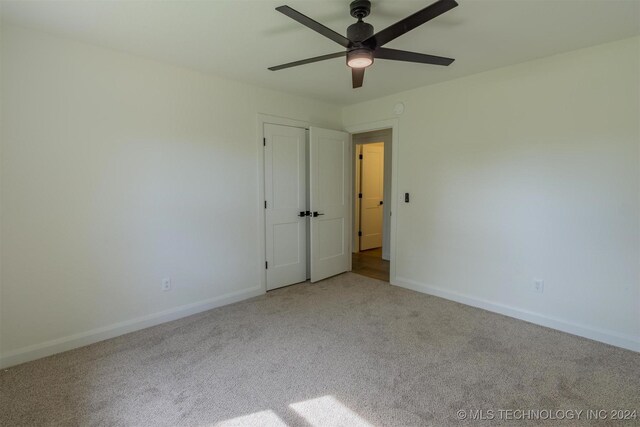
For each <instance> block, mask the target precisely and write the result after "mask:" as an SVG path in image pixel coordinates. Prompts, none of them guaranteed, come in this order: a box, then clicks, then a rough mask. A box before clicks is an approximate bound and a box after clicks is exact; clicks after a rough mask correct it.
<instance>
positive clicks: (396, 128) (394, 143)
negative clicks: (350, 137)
mask: <svg viewBox="0 0 640 427" xmlns="http://www.w3.org/2000/svg"><path fill="white" fill-rule="evenodd" d="M382 129H391V227H390V228H391V230H390V233H391V235H390V236H389V240H390V246H391V248H390V255H391V257H390V258H391V259H390V260H389V262H390V266H389V282H390V283H391V284H394V282H395V278H396V235H397V233H396V230H397V227H398V221H397V218H398V153H399V152H400V151H399V150H400V144H399V141H400V121H399V120H398V119H388V120H379V121H375V122H369V123H361V124H357V125H352V126H347V127H346V130H347V132H349V133H350V134H354V133H364V132H371V131H376V130H382ZM351 145H352V146H353V143H352V144H351ZM351 188H353V183H351ZM351 203H352V204H353V203H354V201H353V195H352V197H351ZM351 211H352V212H353V207H352V210H351Z"/></svg>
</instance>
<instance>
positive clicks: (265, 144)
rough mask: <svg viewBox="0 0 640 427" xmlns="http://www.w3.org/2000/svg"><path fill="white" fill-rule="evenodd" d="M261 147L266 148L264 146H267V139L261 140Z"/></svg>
mask: <svg viewBox="0 0 640 427" xmlns="http://www.w3.org/2000/svg"><path fill="white" fill-rule="evenodd" d="M262 145H263V146H264V147H266V146H267V138H262Z"/></svg>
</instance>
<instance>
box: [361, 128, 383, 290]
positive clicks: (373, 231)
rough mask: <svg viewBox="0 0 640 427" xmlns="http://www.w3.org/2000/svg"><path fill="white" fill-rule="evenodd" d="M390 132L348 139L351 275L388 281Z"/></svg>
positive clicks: (375, 132) (363, 134)
mask: <svg viewBox="0 0 640 427" xmlns="http://www.w3.org/2000/svg"><path fill="white" fill-rule="evenodd" d="M391 132H392V131H391V129H382V130H378V131H374V132H365V133H359V134H354V135H352V141H353V144H354V150H353V152H354V172H355V173H354V180H353V182H354V192H353V194H354V195H355V200H354V215H353V224H354V227H353V230H354V235H353V245H352V247H353V254H352V271H353V272H354V273H358V274H362V275H365V276H369V277H373V278H376V279H379V280H384V281H386V282H388V281H389V267H390V265H389V264H390V262H389V261H390V247H389V246H390V216H391V210H390V207H391V203H390V200H389V198H390V195H391V151H392V150H391V140H392V134H391Z"/></svg>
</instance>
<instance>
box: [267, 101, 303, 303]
mask: <svg viewBox="0 0 640 427" xmlns="http://www.w3.org/2000/svg"><path fill="white" fill-rule="evenodd" d="M265 123H269V124H273V125H282V126H292V127H298V128H303V129H309V126H310V124H309V122H305V121H302V120H295V119H289V118H286V117H278V116H270V115H268V114H263V113H258V114H257V117H256V125H257V126H258V129H257V133H256V134H257V135H258V140H257V143H258V165H257V166H258V168H257V169H258V212H260V214H259V215H258V258H259V260H258V261H259V264H258V266H259V268H261V269H263V270H262V274H260V275H259V277H260V286H261V287H262V289H263V290H264V292H266V291H267V271H266V269H264V268H263V266H264V265H265V263H266V262H267V242H266V234H265V233H266V226H265V216H264V200H265V199H264V145H263V144H264V125H265Z"/></svg>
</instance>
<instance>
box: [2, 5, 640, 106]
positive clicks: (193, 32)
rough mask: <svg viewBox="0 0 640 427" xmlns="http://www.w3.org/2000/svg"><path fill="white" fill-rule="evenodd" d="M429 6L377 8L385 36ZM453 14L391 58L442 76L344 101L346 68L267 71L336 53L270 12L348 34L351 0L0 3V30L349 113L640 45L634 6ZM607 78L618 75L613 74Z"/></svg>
mask: <svg viewBox="0 0 640 427" xmlns="http://www.w3.org/2000/svg"><path fill="white" fill-rule="evenodd" d="M431 2H432V0H421V1H416V0H373V1H372V3H373V6H372V12H371V16H369V18H367V19H365V21H367V22H369V23H371V24H373V25H374V27H375V28H376V30H381V29H383V28H385V27H387V26H388V25H390V24H392V23H394V22H395V21H398V20H399V19H402V18H404V17H405V16H407V15H409V14H411V13H413V12H415V11H417V10H419V9H422V8H423V7H425V6H427V5H428V4H429V3H431ZM458 2H459V3H460V6H458V7H457V8H455V9H453V10H451V11H449V12H447V13H446V14H444V15H442V16H440V17H438V18H436V19H434V20H433V21H430V22H428V23H427V24H425V25H423V26H422V27H419V28H417V29H415V30H413V31H411V32H410V33H407V34H405V35H404V36H402V37H400V38H398V39H396V40H394V41H392V42H390V43H389V44H388V45H387V47H391V48H396V49H404V50H413V51H417V52H423V53H429V54H434V55H442V56H449V57H453V58H456V62H454V63H453V64H452V65H451V66H450V67H438V66H432V65H420V64H410V63H403V62H392V61H384V60H378V61H376V63H375V64H374V65H373V66H372V67H370V68H369V69H367V72H366V76H365V83H364V87H362V88H360V89H355V90H354V89H351V76H350V72H349V70H348V69H347V67H346V64H345V62H344V59H342V58H338V59H332V60H328V61H325V62H320V63H316V64H311V65H305V66H301V67H296V68H291V69H287V70H282V71H276V72H273V71H269V70H267V67H269V66H272V65H278V64H280V63H284V62H290V61H294V60H299V59H304V58H307V57H312V56H317V55H322V54H325V53H331V52H338V51H340V50H341V49H342V48H341V46H339V45H338V44H335V43H334V42H332V41H330V40H328V39H325V38H324V37H322V36H320V35H319V34H316V33H314V32H313V31H311V30H309V29H307V28H305V27H303V26H302V25H300V24H298V23H297V22H295V21H293V20H291V19H289V18H287V17H286V16H284V15H282V14H280V13H278V12H276V11H275V10H274V8H275V7H276V6H280V5H282V4H288V5H289V6H291V7H293V8H294V9H297V10H298V11H300V12H301V13H304V14H306V15H308V16H309V17H311V18H313V19H315V20H317V21H319V22H321V23H323V24H325V25H326V26H328V27H330V28H332V29H334V30H336V31H337V32H339V33H342V34H345V33H346V27H347V26H348V25H350V24H351V23H353V22H354V19H353V18H352V17H351V16H350V15H349V0H340V1H336V0H277V1H273V0H260V1H248V0H209V1H157V0H156V1H145V0H141V1H134V0H127V1H117V0H116V1H64V0H61V1H16V0H9V1H7V0H3V1H2V18H3V20H4V21H6V22H10V23H15V24H19V25H23V26H27V27H32V28H37V29H42V30H45V31H48V32H51V33H56V34H62V35H67V36H70V37H73V38H75V39H79V40H83V41H86V42H89V43H94V44H98V45H102V46H107V47H111V48H114V49H119V50H122V51H127V52H131V53H135V54H139V55H143V56H146V57H151V58H155V59H158V60H162V61H167V62H170V63H174V64H178V65H183V66H186V67H190V68H194V69H197V70H201V71H204V72H210V73H214V74H218V75H221V76H225V77H229V78H232V79H236V80H240V81H244V82H247V83H252V84H257V85H260V86H264V87H269V88H273V89H280V90H285V91H288V92H292V93H296V94H300V95H305V96H310V97H314V98H317V99H322V100H325V101H330V102H334V103H339V104H352V103H356V102H360V101H364V100H368V99H373V98H377V97H380V96H384V95H389V94H392V93H396V92H400V91H403V90H407V89H411V88H415V87H420V86H424V85H427V84H431V83H435V82H440V81H443V80H449V79H453V78H456V77H461V76H464V75H469V74H473V73H477V72H481V71H486V70H490V69H493V68H498V67H502V66H505V65H510V64H515V63H519V62H523V61H527V60H531V59H534V58H540V57H544V56H549V55H553V54H556V53H560V52H565V51H569V50H573V49H577V48H581V47H586V46H591V45H595V44H599V43H604V42H608V41H613V40H617V39H622V38H626V37H631V36H634V35H637V34H640V0H458ZM612 66H615V64H612Z"/></svg>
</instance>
